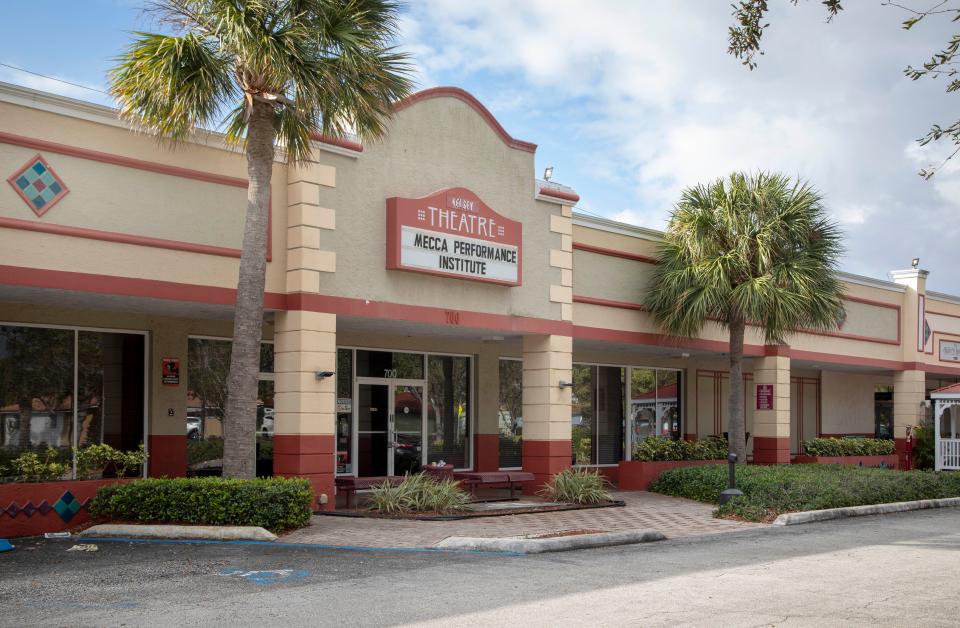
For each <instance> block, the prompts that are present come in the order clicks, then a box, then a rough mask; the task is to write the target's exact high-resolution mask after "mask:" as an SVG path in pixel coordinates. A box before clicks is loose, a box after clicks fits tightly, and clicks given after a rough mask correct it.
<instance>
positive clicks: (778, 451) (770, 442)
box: [753, 436, 790, 464]
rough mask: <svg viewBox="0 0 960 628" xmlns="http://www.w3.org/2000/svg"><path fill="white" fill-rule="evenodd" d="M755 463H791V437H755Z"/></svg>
mask: <svg viewBox="0 0 960 628" xmlns="http://www.w3.org/2000/svg"><path fill="white" fill-rule="evenodd" d="M753 462H754V463H755V464H790V437H776V438H774V437H769V436H754V437H753Z"/></svg>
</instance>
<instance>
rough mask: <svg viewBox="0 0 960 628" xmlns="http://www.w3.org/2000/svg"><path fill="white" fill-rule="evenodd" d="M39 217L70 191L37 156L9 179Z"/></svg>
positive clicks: (8, 181) (45, 162) (40, 157)
mask: <svg viewBox="0 0 960 628" xmlns="http://www.w3.org/2000/svg"><path fill="white" fill-rule="evenodd" d="M7 183H9V184H10V185H11V187H13V189H14V190H16V192H17V194H19V195H20V198H22V199H23V200H24V201H25V202H26V204H27V205H29V206H30V209H32V210H33V212H34V213H35V214H36V215H37V216H43V215H44V214H45V213H47V211H49V209H50V208H51V207H53V206H54V205H56V204H57V203H58V202H59V201H60V199H62V198H63V197H64V196H66V195H67V194H68V193H69V192H70V190H69V189H68V188H67V185H66V184H65V183H64V182H63V180H62V179H61V178H60V177H59V176H58V175H57V173H56V172H54V171H53V168H51V167H50V164H48V163H47V161H46V160H45V159H44V158H43V157H42V156H41V155H39V154H38V155H37V156H36V157H34V158H33V159H31V160H30V161H28V162H27V163H25V164H24V165H23V167H22V168H21V169H20V170H18V171H17V172H14V173H13V174H12V175H10V177H9V178H8V179H7Z"/></svg>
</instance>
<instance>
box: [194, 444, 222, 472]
mask: <svg viewBox="0 0 960 628" xmlns="http://www.w3.org/2000/svg"><path fill="white" fill-rule="evenodd" d="M222 458H223V439H222V438H204V439H188V440H187V466H188V467H192V466H193V465H195V464H197V463H198V462H206V461H207V460H220V459H222Z"/></svg>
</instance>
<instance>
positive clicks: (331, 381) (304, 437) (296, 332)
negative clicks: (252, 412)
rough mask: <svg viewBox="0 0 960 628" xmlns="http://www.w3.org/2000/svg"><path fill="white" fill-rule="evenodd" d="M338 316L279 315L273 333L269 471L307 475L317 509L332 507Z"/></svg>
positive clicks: (288, 475) (313, 313) (298, 475)
mask: <svg viewBox="0 0 960 628" xmlns="http://www.w3.org/2000/svg"><path fill="white" fill-rule="evenodd" d="M336 325H337V317H336V315H335V314H327V313H324V312H307V311H298V310H292V311H287V312H278V313H277V318H276V324H275V328H274V329H275V331H274V336H273V338H274V372H275V374H276V381H275V388H274V391H275V392H274V411H275V414H274V441H273V473H274V475H282V476H287V477H305V478H307V479H309V480H310V482H311V483H312V484H313V489H314V492H315V493H316V496H317V505H318V507H319V508H320V509H322V510H332V509H333V507H334V502H335V501H336V500H335V499H334V481H333V480H334V472H335V469H336V465H335V450H336V389H335V386H336V378H335V377H333V376H330V377H326V378H323V379H317V375H316V372H317V371H330V372H333V371H335V370H336V363H337V333H336Z"/></svg>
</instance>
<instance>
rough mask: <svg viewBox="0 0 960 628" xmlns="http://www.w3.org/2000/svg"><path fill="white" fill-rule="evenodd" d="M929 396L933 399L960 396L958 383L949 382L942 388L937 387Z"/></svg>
mask: <svg viewBox="0 0 960 628" xmlns="http://www.w3.org/2000/svg"><path fill="white" fill-rule="evenodd" d="M930 396H931V397H932V398H934V399H938V398H939V399H953V398H957V397H960V384H950V385H949V386H944V387H943V388H938V389H936V390H935V391H933V392H932V393H930Z"/></svg>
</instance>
